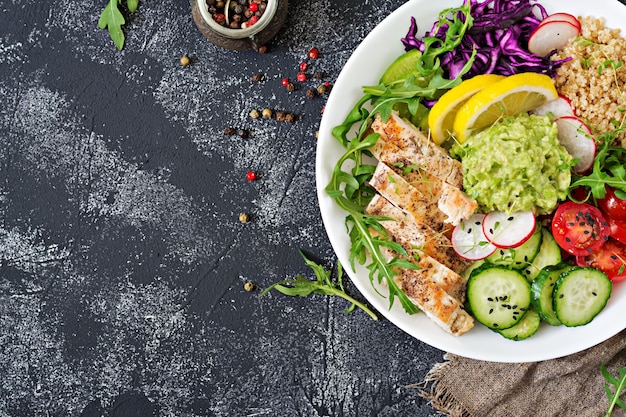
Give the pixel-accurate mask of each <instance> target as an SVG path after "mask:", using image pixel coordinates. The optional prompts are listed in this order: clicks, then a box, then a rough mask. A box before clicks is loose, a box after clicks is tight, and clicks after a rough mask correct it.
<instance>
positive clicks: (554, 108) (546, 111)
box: [531, 96, 574, 120]
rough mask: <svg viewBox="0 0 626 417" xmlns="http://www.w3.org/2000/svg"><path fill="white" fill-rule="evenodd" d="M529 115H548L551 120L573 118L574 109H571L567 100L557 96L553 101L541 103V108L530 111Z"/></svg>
mask: <svg viewBox="0 0 626 417" xmlns="http://www.w3.org/2000/svg"><path fill="white" fill-rule="evenodd" d="M531 113H532V114H536V115H537V116H547V115H549V116H550V118H551V119H552V120H556V119H558V118H559V117H564V116H574V109H572V105H571V104H570V101H569V100H568V99H567V98H565V97H563V96H559V97H558V98H555V99H554V100H550V101H548V102H546V103H543V104H542V105H541V106H539V107H537V108H536V109H534V110H533V111H531Z"/></svg>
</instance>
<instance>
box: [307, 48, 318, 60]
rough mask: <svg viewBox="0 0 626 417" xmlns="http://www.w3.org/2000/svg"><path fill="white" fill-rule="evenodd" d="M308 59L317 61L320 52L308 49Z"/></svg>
mask: <svg viewBox="0 0 626 417" xmlns="http://www.w3.org/2000/svg"><path fill="white" fill-rule="evenodd" d="M308 55H309V58H311V59H317V58H319V56H320V52H319V51H318V50H317V48H311V49H309V54H308Z"/></svg>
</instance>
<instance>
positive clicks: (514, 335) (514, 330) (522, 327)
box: [496, 308, 541, 340]
mask: <svg viewBox="0 0 626 417" xmlns="http://www.w3.org/2000/svg"><path fill="white" fill-rule="evenodd" d="M540 325H541V318H540V317H539V313H537V312H536V311H535V310H533V309H532V308H531V309H530V310H528V311H527V312H526V314H524V317H522V319H521V320H520V321H519V322H518V323H517V324H516V325H515V326H513V327H509V328H508V329H502V330H496V331H497V332H498V333H500V334H501V335H502V336H504V337H505V338H507V339H511V340H524V339H528V338H529V337H530V336H532V335H534V334H535V333H537V330H539V326H540Z"/></svg>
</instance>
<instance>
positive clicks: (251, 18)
mask: <svg viewBox="0 0 626 417" xmlns="http://www.w3.org/2000/svg"><path fill="white" fill-rule="evenodd" d="M258 21H259V16H257V15H254V16H252V17H250V20H248V26H252V25H254V24H255V23H256V22H258Z"/></svg>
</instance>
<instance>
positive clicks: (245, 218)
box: [239, 213, 250, 223]
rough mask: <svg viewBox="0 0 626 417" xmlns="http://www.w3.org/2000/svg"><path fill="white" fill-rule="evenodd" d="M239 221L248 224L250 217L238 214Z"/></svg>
mask: <svg viewBox="0 0 626 417" xmlns="http://www.w3.org/2000/svg"><path fill="white" fill-rule="evenodd" d="M239 221H240V222H241V223H248V222H249V221H250V215H249V214H248V213H240V214H239Z"/></svg>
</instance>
